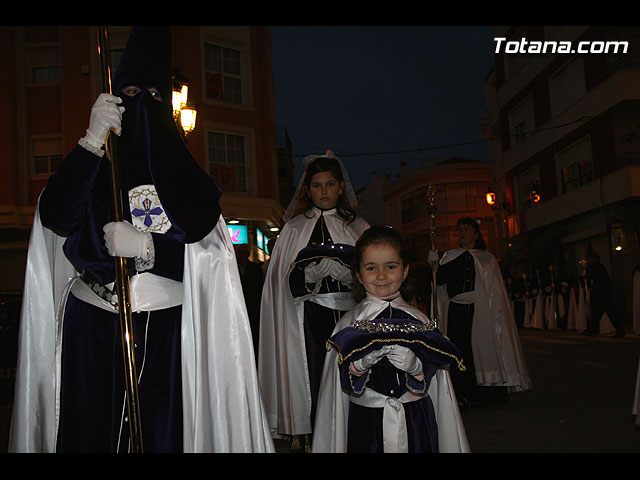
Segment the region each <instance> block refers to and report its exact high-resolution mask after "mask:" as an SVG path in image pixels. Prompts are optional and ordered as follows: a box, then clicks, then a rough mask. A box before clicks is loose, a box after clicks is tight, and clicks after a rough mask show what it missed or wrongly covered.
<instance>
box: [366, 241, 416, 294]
mask: <svg viewBox="0 0 640 480" xmlns="http://www.w3.org/2000/svg"><path fill="white" fill-rule="evenodd" d="M408 273H409V265H406V266H404V265H403V264H402V258H400V255H399V254H398V252H397V251H396V249H395V248H393V247H392V246H391V245H389V244H386V243H382V244H373V245H369V246H368V247H366V248H365V249H364V252H362V262H361V263H360V271H359V272H357V273H356V277H357V278H358V280H359V281H360V283H362V286H363V287H364V289H365V290H366V291H367V292H368V293H370V294H371V295H373V296H374V297H380V298H387V297H390V296H392V295H395V294H396V293H397V292H398V290H400V286H401V285H402V282H404V279H405V278H407V274H408Z"/></svg>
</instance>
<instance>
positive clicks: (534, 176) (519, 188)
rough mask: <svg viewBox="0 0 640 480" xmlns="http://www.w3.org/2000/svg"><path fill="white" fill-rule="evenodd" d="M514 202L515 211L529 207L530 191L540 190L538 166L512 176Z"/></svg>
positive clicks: (530, 202)
mask: <svg viewBox="0 0 640 480" xmlns="http://www.w3.org/2000/svg"><path fill="white" fill-rule="evenodd" d="M513 184H514V187H515V203H516V208H517V211H519V212H522V211H524V210H526V209H527V208H529V207H531V205H532V201H531V191H532V190H534V189H535V190H536V191H537V192H538V193H539V192H540V173H539V171H538V167H537V166H536V167H534V168H532V169H530V170H528V171H526V172H524V173H521V174H520V175H518V176H517V177H515V178H514V181H513Z"/></svg>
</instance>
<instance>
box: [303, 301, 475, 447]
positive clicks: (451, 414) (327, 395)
mask: <svg viewBox="0 0 640 480" xmlns="http://www.w3.org/2000/svg"><path fill="white" fill-rule="evenodd" d="M388 305H389V302H387V301H382V300H378V299H375V298H374V297H371V296H367V299H366V300H364V301H362V302H360V303H359V304H358V305H357V306H356V307H355V308H354V309H353V310H351V311H350V312H348V313H345V314H344V316H343V317H342V318H341V319H340V321H339V322H338V324H337V325H336V328H335V329H334V331H333V334H335V333H337V332H338V331H340V330H342V329H343V328H346V327H348V326H349V325H351V323H352V322H353V321H354V320H359V319H372V318H375V317H376V315H377V314H378V313H380V311H382V310H383V309H384V308H388ZM391 305H392V306H393V307H394V308H397V309H401V310H404V311H406V312H408V313H409V314H410V315H412V316H413V317H415V318H416V319H418V320H420V321H422V322H424V323H427V319H426V316H425V315H424V314H423V313H422V312H421V311H420V310H419V309H417V308H415V307H412V306H411V305H409V304H407V303H406V302H405V301H404V300H403V299H402V298H401V297H398V298H397V299H395V300H393V301H392V302H391ZM428 394H429V396H430V397H431V401H432V402H433V408H434V410H435V413H436V422H437V424H438V444H439V449H440V453H467V452H469V442H468V440H467V434H466V432H465V429H464V424H463V423H462V418H461V416H460V410H459V409H458V402H457V400H456V396H455V393H454V390H453V385H452V383H451V378H450V377H449V372H448V371H447V370H444V369H441V368H439V369H438V370H437V372H436V374H435V375H434V376H433V377H432V379H431V383H430V384H429V389H428ZM348 419H349V394H348V393H345V392H344V391H343V390H342V387H341V384H340V371H339V369H338V356H337V352H336V351H335V349H331V350H330V351H329V352H327V356H326V359H325V362H324V368H323V373H322V383H321V385H320V395H319V398H318V409H317V412H316V422H315V427H314V431H313V446H312V451H313V453H345V452H346V451H347V425H348Z"/></svg>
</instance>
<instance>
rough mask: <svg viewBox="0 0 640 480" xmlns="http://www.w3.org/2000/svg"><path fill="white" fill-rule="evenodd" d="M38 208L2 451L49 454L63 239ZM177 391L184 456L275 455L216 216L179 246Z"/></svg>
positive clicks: (232, 267) (64, 270) (230, 258)
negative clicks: (197, 237)
mask: <svg viewBox="0 0 640 480" xmlns="http://www.w3.org/2000/svg"><path fill="white" fill-rule="evenodd" d="M38 211H39V208H38V207H36V213H35V217H34V223H33V228H32V232H31V239H30V243H29V252H28V256H27V266H26V274H25V288H24V293H23V304H22V313H21V320H20V333H19V348H18V365H17V372H16V388H15V397H14V406H13V417H12V424H11V433H10V439H9V452H42V453H47V452H55V445H56V435H57V428H58V425H57V422H58V414H59V412H58V408H59V405H58V393H59V392H58V386H59V385H58V384H59V379H60V365H59V353H60V352H59V347H60V341H61V336H60V335H59V332H61V327H62V321H61V320H62V315H61V314H59V313H58V312H59V310H60V309H59V307H60V306H61V305H64V303H65V299H66V292H65V286H66V285H67V284H68V283H69V280H70V279H72V278H73V277H75V276H77V273H76V271H75V269H74V268H73V266H72V265H71V264H70V263H69V262H68V261H67V259H66V258H65V257H64V254H63V252H62V244H63V242H64V238H61V237H59V236H57V235H56V234H54V233H53V232H52V231H50V230H48V229H46V228H44V227H43V226H42V224H41V223H40V216H39V213H38ZM183 285H184V303H183V309H182V390H183V424H184V427H183V428H184V451H185V452H272V451H274V446H273V441H272V439H271V436H270V435H269V429H268V424H267V421H266V416H265V413H264V407H263V404H262V399H261V396H260V390H259V386H258V381H257V373H256V368H255V364H254V360H253V359H254V355H253V346H252V341H251V333H250V328H249V321H248V316H247V312H246V307H245V306H244V301H243V295H242V287H241V284H240V278H239V275H238V270H237V264H236V261H235V254H234V250H233V246H232V244H231V239H230V238H229V234H228V231H227V229H226V226H225V224H224V220H223V219H222V217H220V219H219V221H218V224H217V225H216V227H215V228H214V229H213V230H212V231H211V232H210V233H209V235H208V236H207V237H205V238H204V239H202V240H201V241H200V242H198V243H195V244H188V245H185V259H184V281H183Z"/></svg>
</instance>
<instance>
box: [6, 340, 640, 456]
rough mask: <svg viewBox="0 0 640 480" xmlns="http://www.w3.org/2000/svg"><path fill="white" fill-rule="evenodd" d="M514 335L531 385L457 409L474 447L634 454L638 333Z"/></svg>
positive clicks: (637, 442)
mask: <svg viewBox="0 0 640 480" xmlns="http://www.w3.org/2000/svg"><path fill="white" fill-rule="evenodd" d="M520 338H521V341H522V347H523V350H524V354H525V357H526V359H527V363H528V367H529V373H530V375H531V378H532V381H533V389H532V390H531V391H529V392H524V393H517V394H513V395H511V399H510V402H509V403H508V404H506V405H493V406H488V407H483V408H470V409H468V410H463V411H462V419H463V422H464V425H465V429H466V432H467V437H468V438H469V443H470V447H471V451H472V453H640V428H639V427H637V426H636V424H635V418H634V416H633V415H632V406H633V398H634V392H635V384H636V378H637V373H638V362H639V360H640V337H639V336H637V335H627V336H625V337H622V338H614V337H610V336H601V335H599V336H596V337H587V336H583V335H580V334H579V333H577V332H573V331H572V332H559V331H538V330H530V329H521V330H520ZM10 415H11V405H1V406H0V452H6V451H7V436H8V433H9V419H10ZM276 446H277V450H278V452H281V453H285V452H287V450H288V448H287V446H286V444H285V443H284V442H277V444H276Z"/></svg>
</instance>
